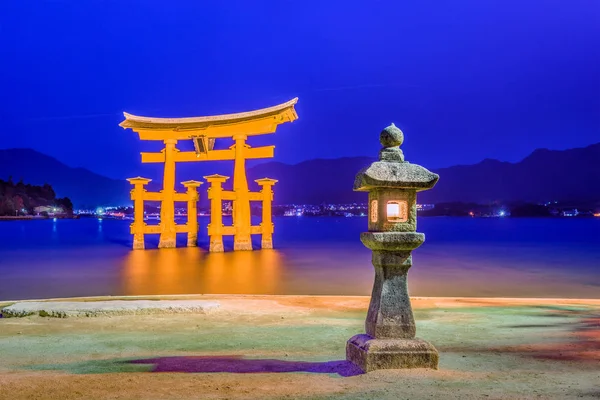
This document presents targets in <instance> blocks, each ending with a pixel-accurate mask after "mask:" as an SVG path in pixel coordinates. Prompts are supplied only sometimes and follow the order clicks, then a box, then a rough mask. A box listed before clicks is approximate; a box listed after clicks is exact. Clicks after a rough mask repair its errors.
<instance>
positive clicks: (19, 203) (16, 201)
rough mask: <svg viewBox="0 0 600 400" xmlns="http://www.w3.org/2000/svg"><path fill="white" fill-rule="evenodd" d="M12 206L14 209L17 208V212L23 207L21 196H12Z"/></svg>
mask: <svg viewBox="0 0 600 400" xmlns="http://www.w3.org/2000/svg"><path fill="white" fill-rule="evenodd" d="M13 206H14V208H15V210H19V212H21V210H22V209H23V208H25V204H23V198H22V197H21V196H15V197H13Z"/></svg>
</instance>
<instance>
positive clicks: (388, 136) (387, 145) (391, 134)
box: [379, 123, 404, 162]
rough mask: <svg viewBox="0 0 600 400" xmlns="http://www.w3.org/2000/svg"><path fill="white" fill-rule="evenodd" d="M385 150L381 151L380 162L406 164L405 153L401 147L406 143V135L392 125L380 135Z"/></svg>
mask: <svg viewBox="0 0 600 400" xmlns="http://www.w3.org/2000/svg"><path fill="white" fill-rule="evenodd" d="M379 141H380V142H381V145H382V146H383V149H381V150H380V151H379V161H388V162H404V153H403V152H402V150H400V146H402V143H403V142H404V134H403V133H402V131H401V130H400V129H399V128H398V127H397V126H396V125H394V123H392V124H391V125H390V126H388V127H387V128H385V129H384V130H382V131H381V133H380V134H379Z"/></svg>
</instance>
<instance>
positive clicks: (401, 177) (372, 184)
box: [354, 124, 439, 192]
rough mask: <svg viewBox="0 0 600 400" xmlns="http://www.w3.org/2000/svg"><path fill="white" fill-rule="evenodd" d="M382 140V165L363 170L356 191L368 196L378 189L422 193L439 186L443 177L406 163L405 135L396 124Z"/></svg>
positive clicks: (355, 187) (356, 180)
mask: <svg viewBox="0 0 600 400" xmlns="http://www.w3.org/2000/svg"><path fill="white" fill-rule="evenodd" d="M379 140H380V142H381V144H382V146H383V149H381V151H380V152H379V161H376V162H374V163H373V164H371V165H370V166H368V167H366V168H363V169H362V170H361V171H360V172H359V173H358V174H357V175H356V178H355V179H354V190H355V191H359V192H367V191H370V190H372V189H375V188H396V189H413V190H416V191H421V190H427V189H431V188H432V187H434V186H435V184H436V183H437V181H438V179H439V175H437V174H434V173H433V172H431V171H429V170H428V169H427V168H424V167H422V166H420V165H417V164H411V163H409V162H407V161H404V154H403V152H402V150H400V145H402V142H403V141H404V134H403V133H402V131H401V130H400V129H398V128H397V127H396V126H395V125H394V124H391V125H390V126H388V127H387V128H385V129H384V130H383V131H382V132H381V134H380V136H379Z"/></svg>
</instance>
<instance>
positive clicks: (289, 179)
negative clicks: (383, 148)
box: [0, 143, 600, 207]
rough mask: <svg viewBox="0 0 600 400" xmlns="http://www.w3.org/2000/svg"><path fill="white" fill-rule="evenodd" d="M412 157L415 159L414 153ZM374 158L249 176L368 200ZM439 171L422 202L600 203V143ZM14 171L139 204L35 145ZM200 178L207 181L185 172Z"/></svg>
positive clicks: (264, 168) (263, 167) (321, 194)
mask: <svg viewBox="0 0 600 400" xmlns="http://www.w3.org/2000/svg"><path fill="white" fill-rule="evenodd" d="M407 160H408V161H412V160H411V159H410V155H409V156H408V157H407ZM373 161H374V158H368V157H346V158H338V159H316V160H309V161H304V162H301V163H299V164H295V165H289V164H283V163H280V162H268V163H264V164H259V165H256V166H254V167H252V168H249V169H248V181H249V182H250V188H251V190H257V189H258V187H257V185H256V184H255V183H254V182H253V180H254V179H259V178H264V177H269V178H274V179H278V180H279V183H277V184H276V185H275V204H293V203H296V204H321V203H353V202H366V200H367V197H366V194H365V193H358V192H353V191H352V184H353V182H354V176H355V175H356V173H357V172H358V171H359V170H360V169H361V168H362V167H364V166H366V165H368V164H369V163H371V162H373ZM414 161H415V162H417V163H418V161H419V160H414ZM434 171H435V172H437V173H439V174H440V181H439V182H438V184H437V185H436V186H435V188H434V189H433V190H430V191H426V192H423V193H421V194H420V195H419V201H420V202H427V203H441V202H456V201H460V202H468V203H480V204H487V203H490V202H494V201H528V202H542V201H550V200H559V201H585V202H590V201H595V202H600V143H597V144H593V145H590V146H587V147H583V148H577V149H570V150H560V151H558V150H546V149H540V150H536V151H534V152H533V153H532V154H531V155H529V156H528V157H526V158H525V159H523V160H522V161H520V162H518V163H508V162H501V161H497V160H490V159H486V160H483V161H482V162H480V163H478V164H473V165H458V166H454V167H449V168H441V169H438V170H434ZM9 176H12V177H13V179H14V180H15V181H18V180H19V179H21V178H23V180H24V181H25V182H27V183H31V184H39V185H41V184H44V183H49V184H51V185H52V186H53V187H54V189H55V191H56V193H57V195H58V196H60V197H64V196H67V197H69V198H71V199H72V201H73V203H74V205H75V207H81V206H84V205H88V206H99V205H121V204H130V203H131V202H130V200H129V191H130V189H131V186H130V185H129V183H128V182H127V181H125V180H116V179H110V178H106V177H104V176H101V175H98V174H95V173H93V172H90V171H88V170H86V169H83V168H71V167H68V166H67V165H65V164H62V163H61V162H59V161H58V160H56V159H54V158H52V157H49V156H46V155H44V154H42V153H39V152H37V151H34V150H29V149H8V150H0V178H3V179H7V178H8V177H9ZM192 178H195V179H200V180H202V178H201V177H197V176H193V177H187V176H186V177H185V179H192ZM180 180H181V179H180ZM153 183H158V182H153ZM155 186H156V185H155ZM206 188H207V187H206V185H203V187H202V188H201V189H200V190H201V195H200V199H201V203H206V193H205V190H206ZM150 189H151V190H156V189H157V187H153V188H150ZM179 189H181V188H179Z"/></svg>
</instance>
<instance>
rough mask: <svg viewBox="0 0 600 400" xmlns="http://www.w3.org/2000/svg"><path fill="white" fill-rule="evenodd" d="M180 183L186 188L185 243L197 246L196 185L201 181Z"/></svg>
mask: <svg viewBox="0 0 600 400" xmlns="http://www.w3.org/2000/svg"><path fill="white" fill-rule="evenodd" d="M181 184H182V185H183V186H184V187H185V188H186V189H187V195H188V201H187V229H188V231H187V245H188V247H197V246H198V187H199V186H200V185H202V182H198V181H185V182H181Z"/></svg>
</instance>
